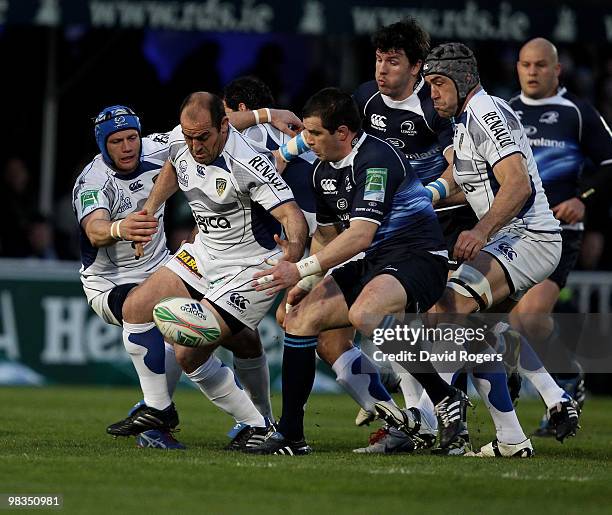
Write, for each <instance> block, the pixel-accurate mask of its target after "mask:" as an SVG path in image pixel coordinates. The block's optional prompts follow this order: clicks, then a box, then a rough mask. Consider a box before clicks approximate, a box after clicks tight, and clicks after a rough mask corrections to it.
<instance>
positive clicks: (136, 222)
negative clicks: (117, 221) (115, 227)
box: [121, 209, 159, 243]
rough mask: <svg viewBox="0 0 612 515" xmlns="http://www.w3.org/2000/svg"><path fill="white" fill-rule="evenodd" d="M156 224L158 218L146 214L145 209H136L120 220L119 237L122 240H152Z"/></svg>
mask: <svg viewBox="0 0 612 515" xmlns="http://www.w3.org/2000/svg"><path fill="white" fill-rule="evenodd" d="M158 226H159V220H157V218H155V217H154V216H151V215H148V214H147V210H146V209H143V210H142V211H136V212H135V213H130V214H129V215H127V216H126V217H125V218H124V219H123V222H121V237H122V238H123V239H124V240H129V241H135V242H141V243H146V242H149V241H151V240H152V237H153V235H154V234H155V233H156V232H157V228H158Z"/></svg>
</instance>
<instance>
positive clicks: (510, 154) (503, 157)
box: [491, 150, 527, 168]
mask: <svg viewBox="0 0 612 515" xmlns="http://www.w3.org/2000/svg"><path fill="white" fill-rule="evenodd" d="M514 154H521V155H522V156H523V157H524V158H525V159H527V156H525V154H523V152H522V151H520V150H515V151H514V152H510V153H509V154H507V155H505V156H502V157H500V158H499V159H498V160H497V161H495V162H494V163H492V164H491V168H495V165H496V164H497V163H499V162H501V161H503V160H504V159H506V158H507V157H510V156H513V155H514Z"/></svg>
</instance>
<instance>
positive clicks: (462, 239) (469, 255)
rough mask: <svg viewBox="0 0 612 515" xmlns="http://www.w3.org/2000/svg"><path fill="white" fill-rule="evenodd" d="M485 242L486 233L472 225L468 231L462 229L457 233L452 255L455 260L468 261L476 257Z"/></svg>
mask: <svg viewBox="0 0 612 515" xmlns="http://www.w3.org/2000/svg"><path fill="white" fill-rule="evenodd" d="M486 244H487V235H485V234H484V233H483V232H482V231H480V230H478V229H477V228H476V227H474V228H473V229H471V230H469V231H463V232H462V233H461V234H460V235H459V238H457V243H455V248H454V249H453V256H454V258H455V259H456V260H457V261H470V260H472V259H474V258H476V256H477V255H478V253H479V252H480V250H481V249H482V247H484V246H485V245H486Z"/></svg>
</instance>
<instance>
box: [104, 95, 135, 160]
mask: <svg viewBox="0 0 612 515" xmlns="http://www.w3.org/2000/svg"><path fill="white" fill-rule="evenodd" d="M127 129H135V130H137V131H138V135H139V136H140V135H141V134H140V120H139V119H138V116H136V113H135V112H134V111H133V110H132V109H130V108H129V107H126V106H122V105H115V106H110V107H106V108H104V109H103V110H102V111H101V112H100V114H99V115H98V116H96V118H95V120H94V130H95V135H96V143H97V144H98V148H99V149H100V152H101V153H102V157H103V158H104V161H106V163H107V164H109V165H111V166H114V163H113V161H112V159H111V158H110V155H109V154H108V150H107V149H106V141H107V140H108V137H109V136H110V135H111V134H114V133H115V132H119V131H124V130H127ZM140 153H141V156H142V145H141V146H140Z"/></svg>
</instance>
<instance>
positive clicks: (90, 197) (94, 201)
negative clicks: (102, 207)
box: [81, 190, 100, 210]
mask: <svg viewBox="0 0 612 515" xmlns="http://www.w3.org/2000/svg"><path fill="white" fill-rule="evenodd" d="M99 193H100V192H99V191H98V190H86V191H84V192H83V193H81V209H82V210H85V209H87V208H89V207H95V206H97V205H98V194H99Z"/></svg>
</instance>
